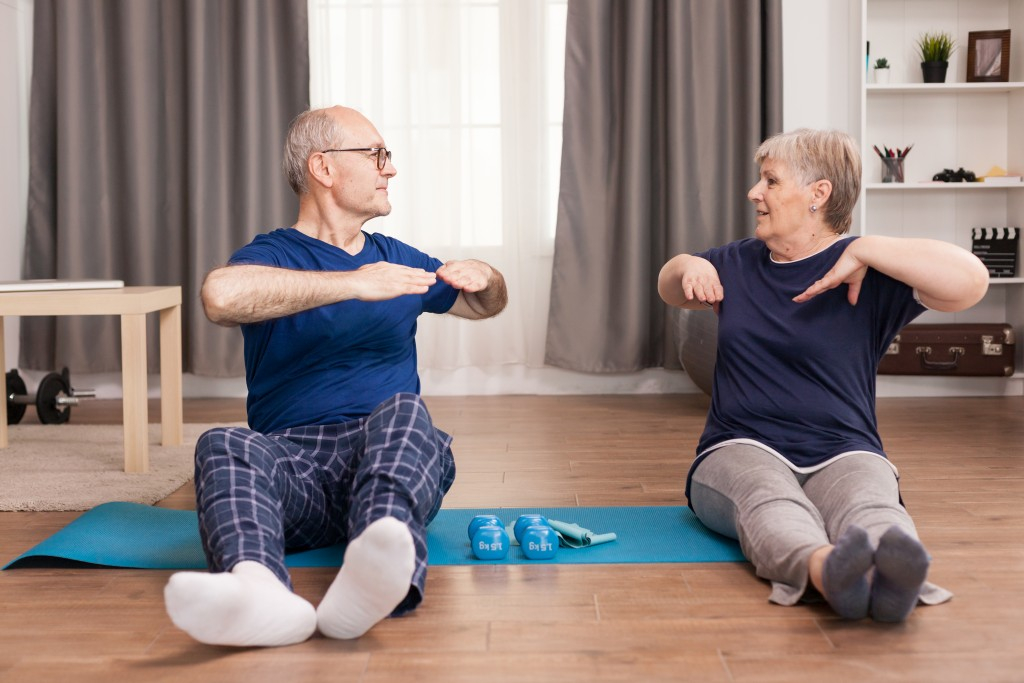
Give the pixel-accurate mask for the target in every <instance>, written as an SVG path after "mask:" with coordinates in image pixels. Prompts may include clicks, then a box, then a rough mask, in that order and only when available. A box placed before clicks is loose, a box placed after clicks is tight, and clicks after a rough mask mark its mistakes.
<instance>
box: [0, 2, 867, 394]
mask: <svg viewBox="0 0 1024 683" xmlns="http://www.w3.org/2000/svg"><path fill="white" fill-rule="evenodd" d="M855 4H856V3H855V2H853V0H830V1H829V2H821V1H820V0H783V36H784V48H783V64H784V77H783V78H784V85H785V96H784V113H783V121H784V127H785V128H786V129H791V128H795V127H798V126H810V127H819V128H821V127H829V128H840V129H842V130H847V131H851V132H856V131H855V130H854V127H855V125H856V122H857V121H858V120H859V119H857V118H856V112H852V111H851V106H852V105H851V98H853V97H855V94H856V88H855V87H853V86H852V85H851V83H850V81H849V79H848V78H847V75H848V74H849V72H850V70H851V64H850V55H853V54H859V53H860V50H852V49H851V48H850V46H849V33H850V32H849V30H848V26H849V25H850V23H849V22H850V12H851V6H852V5H855ZM31 10H32V0H0V46H2V47H0V92H3V93H5V94H6V96H5V97H4V98H0V100H2V101H0V206H2V207H5V209H4V211H3V212H2V213H0V244H3V245H4V248H2V249H0V280H13V279H19V278H20V276H21V252H22V246H23V244H24V226H25V196H26V191H27V177H28V162H27V139H28V83H29V80H28V79H29V67H30V60H31V42H30V39H31V13H32V12H31ZM743 189H745V188H743ZM17 329H18V321H17V319H12V320H9V321H8V322H7V323H6V335H5V338H6V344H7V352H6V365H5V368H12V367H15V365H16V360H17V351H18V343H17ZM23 374H25V376H26V382H27V384H28V385H29V387H30V388H31V387H33V386H34V383H35V382H37V381H38V379H39V378H40V377H41V376H42V374H43V373H23ZM479 374H480V373H478V372H476V371H475V370H474V369H466V370H463V371H458V372H455V373H441V372H438V371H433V372H430V373H424V387H425V391H426V392H427V393H466V392H465V391H464V387H466V386H467V385H470V386H475V387H478V388H481V390H482V391H490V390H491V389H492V388H494V389H495V390H497V391H501V390H503V388H504V387H507V386H508V385H509V382H514V383H515V386H516V387H518V388H519V389H518V390H517V393H576V392H584V393H604V392H609V393H644V392H658V391H683V392H692V391H696V387H695V386H694V385H693V384H692V383H691V382H690V381H689V380H688V379H687V378H686V377H685V375H684V374H683V373H679V372H664V371H657V370H650V371H647V372H644V373H636V374H635V375H617V376H611V377H604V376H588V375H582V374H579V373H569V372H566V371H562V370H558V369H555V368H518V369H517V368H509V369H506V371H505V372H503V376H502V377H493V376H492V377H488V376H486V375H484V376H478V375H479ZM73 379H74V380H75V381H74V384H75V386H76V387H89V388H94V389H96V390H97V393H98V396H100V397H114V396H119V395H120V381H119V376H117V375H102V376H90V377H79V378H73ZM489 381H491V384H492V386H489V385H488V383H489ZM157 386H158V384H157V383H156V382H155V381H154V380H153V379H151V381H150V391H151V393H152V392H154V391H156V387H157ZM184 391H185V395H186V396H234V395H243V394H244V383H243V382H241V381H240V380H238V381H236V380H232V381H222V380H220V381H218V380H210V379H206V378H197V377H190V376H186V377H185V382H184Z"/></svg>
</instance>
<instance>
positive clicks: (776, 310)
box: [658, 129, 988, 622]
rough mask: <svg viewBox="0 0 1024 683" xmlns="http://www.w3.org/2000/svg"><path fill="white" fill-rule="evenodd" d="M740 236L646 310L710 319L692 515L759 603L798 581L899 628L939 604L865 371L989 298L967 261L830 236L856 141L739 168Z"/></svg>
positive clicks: (776, 147) (774, 143) (852, 173)
mask: <svg viewBox="0 0 1024 683" xmlns="http://www.w3.org/2000/svg"><path fill="white" fill-rule="evenodd" d="M754 161H755V162H756V163H757V164H759V165H760V168H761V172H760V180H758V182H757V184H756V185H754V186H753V187H752V188H751V189H750V191H749V192H748V193H747V198H748V199H749V200H750V201H751V202H752V203H753V204H754V208H755V210H756V212H757V229H756V230H755V233H754V237H753V238H747V239H743V240H740V241H738V242H733V243H731V244H727V245H725V246H722V247H718V248H714V249H709V250H707V251H704V252H701V253H699V254H682V255H679V256H676V257H675V258H673V259H672V260H670V261H669V262H668V263H666V264H665V266H664V268H662V271H661V274H660V276H659V279H658V291H659V293H660V294H661V297H662V298H663V299H664V300H665V301H666V302H667V303H669V304H671V305H673V306H679V307H681V308H693V309H700V308H712V309H713V310H714V311H715V313H717V315H718V317H719V323H718V325H719V327H718V330H719V332H718V337H719V338H718V357H717V362H716V366H715V373H714V390H713V395H712V400H711V408H710V410H709V412H708V417H707V423H706V426H705V429H704V433H703V435H702V436H701V439H700V442H699V444H698V446H697V458H696V460H695V461H694V463H693V466H692V467H691V468H690V471H689V474H688V476H687V487H686V494H687V497H688V498H689V502H690V506H691V507H692V508H693V510H694V512H695V513H696V515H697V517H698V518H699V519H700V520H701V521H702V522H703V523H704V524H705V526H707V527H709V528H710V529H713V530H714V531H716V532H718V533H721V534H724V535H726V536H730V537H732V538H735V539H738V540H739V542H740V545H741V547H742V549H743V553H744V555H746V557H747V558H748V559H749V560H750V561H751V563H752V564H753V565H754V567H755V569H756V571H757V574H758V576H760V577H763V578H765V579H768V580H770V581H771V582H772V593H771V598H770V599H771V601H772V602H776V603H778V604H781V605H792V604H795V603H796V602H797V601H799V600H800V599H801V597H803V596H804V594H805V592H806V591H807V590H808V588H809V587H808V581H809V582H810V584H811V585H812V586H813V587H814V588H815V589H817V591H818V592H819V593H820V594H821V595H822V596H824V598H825V599H826V600H827V601H828V603H829V605H831V607H832V608H833V609H834V610H835V612H836V613H838V614H839V615H840V616H842V617H845V618H849V619H859V618H863V617H866V616H868V615H870V616H871V617H872V618H873V619H875V620H877V621H883V622H899V621H903V620H905V619H906V618H907V617H908V616H909V615H910V613H911V611H912V610H913V609H914V607H915V605H916V604H917V602H918V601H919V600H920V601H921V602H923V603H926V604H936V603H939V602H944V601H945V600H948V599H949V598H950V597H951V594H950V593H949V592H948V591H945V590H943V589H941V588H939V587H937V586H934V585H932V584H930V583H928V582H927V581H926V577H927V573H928V566H929V563H930V557H929V555H928V553H927V552H926V551H925V549H924V547H923V546H922V545H921V543H920V541H919V540H918V537H917V532H916V530H915V528H914V523H913V521H912V520H911V518H910V515H909V514H907V511H906V509H904V507H903V505H902V503H901V500H900V492H899V486H898V472H897V470H896V467H895V466H893V465H892V463H890V462H889V460H888V458H887V457H886V454H885V451H884V450H883V448H882V441H881V439H880V437H879V435H878V429H877V422H876V418H875V375H876V371H877V367H878V362H879V360H880V358H881V357H882V355H883V354H884V353H885V350H886V347H887V346H888V345H889V342H890V341H891V340H892V339H893V337H894V336H895V335H896V334H897V333H898V332H899V330H900V329H901V328H902V327H903V326H904V325H906V324H907V323H909V322H910V321H911V320H913V319H914V318H916V317H917V316H919V315H920V314H921V313H922V312H924V311H925V310H928V309H932V310H937V311H961V310H963V309H965V308H968V307H970V306H972V305H974V304H975V303H977V302H978V301H979V300H980V299H981V297H982V296H984V294H985V292H986V290H987V288H988V271H987V270H986V268H985V267H984V266H983V265H982V263H981V262H980V261H979V260H978V259H977V258H976V257H974V256H973V255H971V254H970V253H969V252H967V251H965V250H963V249H961V248H959V247H956V246H954V245H952V244H948V243H945V242H940V241H936V240H928V239H901V238H893V237H881V236H874V235H869V236H865V237H860V238H857V237H844V234H845V233H846V232H847V231H848V230H849V229H850V222H851V214H852V211H853V207H854V204H856V202H857V197H858V195H859V193H860V176H861V162H860V155H859V153H858V151H857V148H856V145H855V144H854V142H853V140H852V139H851V138H850V137H849V136H847V135H846V134H844V133H840V132H836V131H815V130H806V129H804V130H797V131H794V132H791V133H784V134H781V135H777V136H775V137H772V138H770V139H768V140H767V141H765V142H764V143H763V144H762V145H761V146H760V147H759V148H758V150H757V152H756V154H755V155H754Z"/></svg>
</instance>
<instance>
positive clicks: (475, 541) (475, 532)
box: [469, 515, 511, 560]
mask: <svg viewBox="0 0 1024 683" xmlns="http://www.w3.org/2000/svg"><path fill="white" fill-rule="evenodd" d="M478 517H479V515H478ZM495 520H497V521H495ZM474 523H475V524H474ZM469 531H470V545H471V546H472V548H473V554H474V555H476V558H477V559H478V560H503V559H505V556H506V555H508V547H509V545H511V544H510V543H509V539H508V532H506V531H505V527H503V526H502V525H501V521H500V520H498V518H497V517H494V519H493V520H486V519H485V520H478V519H477V517H474V518H473V522H470V525H469Z"/></svg>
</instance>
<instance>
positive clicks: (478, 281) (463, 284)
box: [437, 259, 494, 292]
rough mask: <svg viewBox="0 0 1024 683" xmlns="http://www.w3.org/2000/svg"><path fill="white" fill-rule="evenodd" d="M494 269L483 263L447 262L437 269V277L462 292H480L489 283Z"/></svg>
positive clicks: (472, 261) (474, 261) (472, 260)
mask: <svg viewBox="0 0 1024 683" xmlns="http://www.w3.org/2000/svg"><path fill="white" fill-rule="evenodd" d="M493 273H494V269H493V268H491V267H490V266H489V265H487V264H486V263H484V262H483V261H476V260H474V259H469V260H467V261H449V262H448V263H446V264H444V265H443V266H441V267H440V268H438V269H437V276H438V277H439V278H441V281H442V282H447V283H448V284H449V285H451V286H452V287H454V288H455V289H461V290H462V291H464V292H480V291H482V290H484V289H485V288H486V287H487V283H488V282H490V281H491V277H492V275H493Z"/></svg>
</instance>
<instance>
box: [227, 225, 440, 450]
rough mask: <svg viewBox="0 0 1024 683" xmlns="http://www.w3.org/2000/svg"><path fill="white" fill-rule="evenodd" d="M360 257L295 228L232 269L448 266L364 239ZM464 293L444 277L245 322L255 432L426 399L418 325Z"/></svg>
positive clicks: (254, 248)
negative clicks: (403, 398) (403, 291)
mask: <svg viewBox="0 0 1024 683" xmlns="http://www.w3.org/2000/svg"><path fill="white" fill-rule="evenodd" d="M364 236H365V238H366V241H365V244H364V245H363V248H362V250H361V251H360V252H359V253H358V254H356V255H352V254H349V253H348V252H346V251H345V250H343V249H339V248H338V247H335V246H334V245H332V244H328V243H327V242H324V241H322V240H318V239H315V238H312V237H309V236H308V235H305V234H303V233H302V232H300V231H298V230H295V229H294V228H282V229H279V230H274V231H273V232H270V233H268V234H264V235H258V236H257V237H256V238H255V239H254V240H253V241H252V242H250V243H249V244H248V245H246V246H244V247H242V248H241V249H239V250H238V251H237V252H235V254H234V255H233V256H232V257H231V259H230V260H229V261H228V264H229V265H242V264H256V265H264V266H276V267H280V268H289V269H292V270H315V271H339V270H341V271H350V270H356V269H357V268H359V267H360V266H364V265H367V264H370V263H377V262H379V261H387V262H389V263H397V264H401V265H406V266H410V267H414V268H422V269H423V270H426V271H428V272H434V271H436V270H437V269H438V268H440V267H441V265H442V263H441V261H439V260H438V259H436V258H432V257H430V256H428V255H426V254H424V253H422V252H420V251H418V250H416V249H414V248H413V247H410V246H409V245H407V244H404V243H402V242H400V241H398V240H396V239H393V238H390V237H385V236H383V235H379V234H371V233H364ZM458 294H459V292H458V290H456V289H454V288H453V287H451V286H449V285H448V284H446V283H444V282H441V281H440V280H438V282H437V283H435V284H434V285H433V286H432V287H431V288H430V289H429V291H427V293H426V294H423V295H416V294H409V295H405V296H400V297H398V298H396V299H390V300H387V301H373V302H366V301H358V300H349V301H341V302H338V303H335V304H330V305H327V306H320V307H318V308H313V309H310V310H307V311H302V312H300V313H296V314H294V315H290V316H286V317H283V318H276V319H273V320H267V321H264V322H261V323H255V324H249V325H242V336H243V338H244V341H245V369H246V370H245V373H246V384H247V385H248V389H249V397H248V400H247V404H246V405H247V410H248V415H249V426H250V427H251V428H252V429H254V430H256V431H259V432H264V433H266V432H274V431H280V430H282V429H287V428H289V427H300V426H307V425H319V424H339V423H342V422H347V421H349V420H353V419H357V418H360V417H365V416H366V415H369V414H370V413H371V412H372V411H373V409H374V408H376V407H377V406H378V405H380V403H382V402H383V401H384V400H386V399H388V398H390V397H392V396H394V395H395V394H397V393H400V392H413V393H419V390H420V380H419V375H418V374H417V372H416V340H415V337H416V318H417V317H418V316H419V315H420V313H423V312H429V313H444V312H446V311H448V309H450V308H451V307H452V304H454V303H455V299H456V297H457V296H458Z"/></svg>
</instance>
